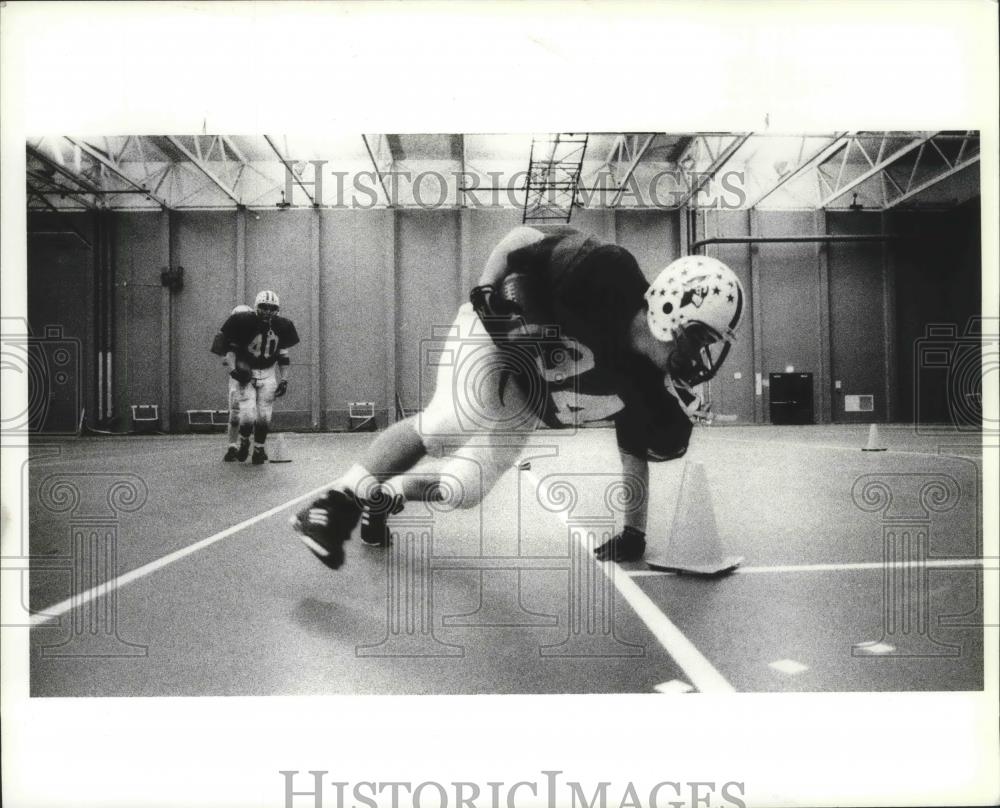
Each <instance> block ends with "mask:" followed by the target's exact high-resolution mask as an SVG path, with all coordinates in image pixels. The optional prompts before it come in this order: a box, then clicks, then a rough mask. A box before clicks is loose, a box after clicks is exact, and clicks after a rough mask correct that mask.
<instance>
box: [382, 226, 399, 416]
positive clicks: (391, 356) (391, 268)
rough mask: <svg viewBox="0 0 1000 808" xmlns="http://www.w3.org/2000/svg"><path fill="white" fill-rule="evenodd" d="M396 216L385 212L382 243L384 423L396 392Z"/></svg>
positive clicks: (391, 413) (392, 408)
mask: <svg viewBox="0 0 1000 808" xmlns="http://www.w3.org/2000/svg"><path fill="white" fill-rule="evenodd" d="M397 217H398V214H397V212H396V210H395V209H394V208H389V209H388V210H387V211H386V216H385V219H384V224H383V227H384V233H383V238H382V243H383V244H385V245H386V252H385V260H384V264H383V265H384V268H385V270H386V271H387V272H388V273H389V277H388V278H387V279H386V280H385V295H386V297H387V298H388V299H389V305H388V306H385V307H384V310H385V334H386V339H385V400H386V420H387V422H388V423H392V422H393V421H395V420H396V417H395V415H396V391H397V390H398V389H399V379H397V378H396V340H397V339H398V338H399V335H398V334H397V333H396V322H397V307H398V306H399V280H398V279H399V257H398V252H399V223H398V221H397Z"/></svg>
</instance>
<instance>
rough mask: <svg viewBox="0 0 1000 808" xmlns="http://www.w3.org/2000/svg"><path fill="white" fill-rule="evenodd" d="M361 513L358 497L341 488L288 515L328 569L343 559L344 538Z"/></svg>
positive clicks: (342, 561)
mask: <svg viewBox="0 0 1000 808" xmlns="http://www.w3.org/2000/svg"><path fill="white" fill-rule="evenodd" d="M360 517H361V507H360V506H359V505H358V501H357V499H355V497H354V496H353V495H351V494H346V493H344V492H343V491H329V492H328V493H327V494H326V496H324V497H322V498H320V499H317V500H316V501H315V502H313V503H312V504H311V505H309V506H308V507H306V508H303V509H302V510H301V511H299V512H298V513H297V514H295V516H293V517H292V519H291V522H290V524H291V526H292V527H293V528H294V529H295V530H296V531H297V532H298V534H299V538H300V539H302V543H303V544H305V546H306V547H308V548H309V550H310V551H311V552H312V554H313V555H315V556H316V558H318V559H319V560H320V561H322V562H323V563H324V564H325V565H326V566H328V567H329V568H330V569H332V570H335V569H339V568H340V567H341V565H342V564H343V563H344V542H345V541H347V540H348V539H350V538H351V531H353V530H354V527H355V526H356V525H357V524H358V519H359V518H360Z"/></svg>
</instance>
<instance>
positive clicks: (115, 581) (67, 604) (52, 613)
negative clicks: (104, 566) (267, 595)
mask: <svg viewBox="0 0 1000 808" xmlns="http://www.w3.org/2000/svg"><path fill="white" fill-rule="evenodd" d="M331 485H332V483H327V484H326V485H323V486H320V487H319V488H314V489H313V490H312V491H309V492H308V493H305V494H302V495H301V496H298V497H295V498H294V499H290V500H288V501H287V502H283V503H282V504H281V505H276V506H275V507H273V508H271V509H270V510H266V511H264V512H263V513H259V514H257V515H256V516H251V517H250V518H249V519H245V520H244V521H242V522H240V523H239V524H236V525H233V526H232V527H227V528H226V529H225V530H222V531H219V532H218V533H216V534H215V535H213V536H209V537H208V538H207V539H202V540H201V541H196V542H195V543H194V544H189V545H187V547H182V548H181V549H180V550H175V551H174V552H172V553H168V554H167V555H165V556H163V557H162V558H158V559H156V561H150V562H149V563H148V564H143V565H142V566H141V567H136V568H135V569H134V570H131V571H129V572H126V573H123V574H121V575H119V576H118V577H117V578H112V579H111V580H110V581H105V582H104V583H100V584H98V585H97V586H94V587H91V588H90V589H88V590H86V591H85V592H81V593H80V594H78V595H74V596H73V597H71V598H67V599H66V600H64V601H60V602H59V603H56V604H55V605H53V606H49V607H48V608H46V609H41V610H39V611H38V612H35V613H34V614H32V615H31V620H30V624H31V625H32V626H40V625H42V624H44V623H47V622H49V621H50V620H54V619H55V618H57V617H60V616H61V615H64V614H66V612H69V611H71V610H72V609H75V608H77V607H78V606H83V605H84V604H85V603H89V602H90V601H92V600H94V599H95V598H99V597H103V596H105V595H109V594H111V593H112V592H114V591H115V590H116V589H121V588H122V587H123V586H125V585H126V584H130V583H132V582H133V581H137V580H139V579H140V578H144V577H146V576H147V575H149V574H151V573H154V572H156V571H157V570H161V569H163V568H164V567H166V566H169V565H170V564H173V563H174V562H175V561H180V560H181V559H182V558H185V557H186V556H189V555H191V554H192V553H197V552H198V551H199V550H204V549H205V548H206V547H208V546H209V545H212V544H215V543H216V542H218V541H222V539H225V538H227V537H228V536H232V535H233V534H234V533H239V532H240V531H241V530H244V529H245V528H248V527H250V526H251V525H255V524H257V522H262V521H263V520H265V519H268V518H270V517H272V516H274V515H275V514H276V513H281V511H283V510H285V509H286V508H289V507H291V506H292V505H295V504H297V503H299V502H301V501H302V500H304V499H309V498H310V497H314V496H316V495H317V494H319V493H321V492H323V491H327V490H329V488H330V486H331Z"/></svg>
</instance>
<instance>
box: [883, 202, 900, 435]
mask: <svg viewBox="0 0 1000 808" xmlns="http://www.w3.org/2000/svg"><path fill="white" fill-rule="evenodd" d="M880 230H881V233H882V235H888V234H889V232H890V230H891V228H890V226H889V217H888V215H887V214H886V213H882V214H881V215H880ZM882 345H883V349H884V353H885V372H884V373H883V374H882V376H883V378H884V379H885V420H886V421H888V422H890V423H891V422H893V421H895V420H896V419H897V418H898V413H897V412H896V385H897V384H898V381H899V366H898V364H897V362H896V260H895V255H894V254H893V251H892V243H891V242H888V241H883V242H882Z"/></svg>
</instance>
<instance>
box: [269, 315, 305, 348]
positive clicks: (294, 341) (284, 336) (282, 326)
mask: <svg viewBox="0 0 1000 808" xmlns="http://www.w3.org/2000/svg"><path fill="white" fill-rule="evenodd" d="M271 330H272V331H273V332H274V333H275V334H277V336H278V339H279V340H280V341H281V347H282V348H292V347H294V346H296V345H298V344H299V334H298V332H297V331H296V330H295V323H293V322H292V321H291V320H289V319H288V318H287V317H281V316H276V317H274V318H272V319H271Z"/></svg>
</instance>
